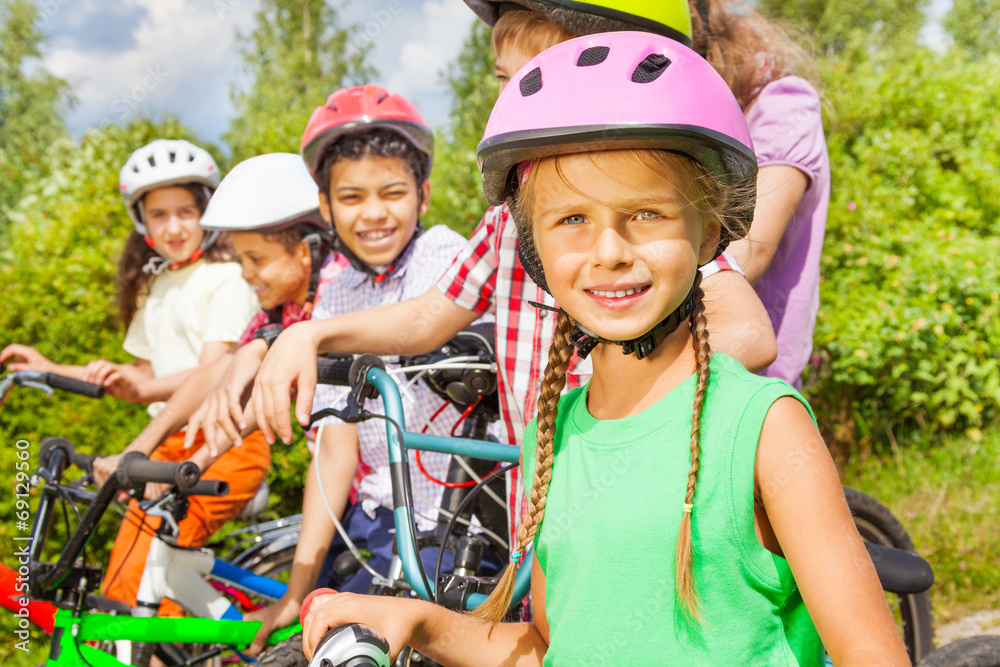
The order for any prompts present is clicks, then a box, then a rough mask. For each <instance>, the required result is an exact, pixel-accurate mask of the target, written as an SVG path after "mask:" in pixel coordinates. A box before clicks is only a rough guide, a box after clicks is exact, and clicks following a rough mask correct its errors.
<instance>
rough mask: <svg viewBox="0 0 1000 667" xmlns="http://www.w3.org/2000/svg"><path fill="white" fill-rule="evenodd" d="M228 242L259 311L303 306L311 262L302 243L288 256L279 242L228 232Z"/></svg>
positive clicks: (287, 252) (307, 249) (262, 236)
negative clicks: (286, 304)
mask: <svg viewBox="0 0 1000 667" xmlns="http://www.w3.org/2000/svg"><path fill="white" fill-rule="evenodd" d="M230 238H231V239H232V241H233V247H234V248H235V249H236V252H237V253H239V255H240V263H241V264H242V266H243V280H245V281H247V282H248V283H249V284H250V286H251V287H252V288H253V290H254V292H256V293H257V300H258V301H259V302H260V307H261V308H263V309H264V310H269V309H271V308H274V307H276V306H280V305H282V304H285V303H297V304H298V305H300V306H301V305H302V304H304V303H305V302H306V298H307V297H308V296H309V274H310V271H311V269H312V258H311V256H310V254H309V248H308V247H307V246H306V244H305V243H304V242H300V243H299V244H298V245H296V246H295V248H294V249H293V250H292V251H291V252H289V251H288V249H287V248H286V247H285V244H284V243H282V242H281V241H279V240H277V239H272V238H270V237H269V236H265V235H264V234H259V233H256V232H232V233H231V234H230Z"/></svg>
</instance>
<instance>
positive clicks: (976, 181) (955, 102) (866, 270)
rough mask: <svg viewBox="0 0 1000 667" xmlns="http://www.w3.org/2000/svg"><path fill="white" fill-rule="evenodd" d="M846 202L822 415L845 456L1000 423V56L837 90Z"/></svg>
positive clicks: (829, 256) (837, 84)
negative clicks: (854, 446) (845, 446)
mask: <svg viewBox="0 0 1000 667" xmlns="http://www.w3.org/2000/svg"><path fill="white" fill-rule="evenodd" d="M826 90H827V94H828V95H829V96H830V98H831V100H832V103H833V106H834V108H835V109H836V110H837V111H836V114H835V116H834V117H833V118H832V119H831V120H830V123H829V127H828V134H827V138H828V143H829V148H830V160H831V167H832V170H833V183H834V186H833V193H832V197H831V202H830V214H829V220H828V226H827V236H826V247H825V252H824V258H823V267H822V271H823V276H824V280H823V284H822V289H821V307H820V314H819V320H818V322H817V329H816V336H815V344H816V347H817V349H818V350H819V352H820V355H821V357H822V358H823V359H824V361H825V364H824V365H823V366H822V367H821V368H820V369H819V371H818V372H816V373H814V375H813V377H812V378H811V382H812V383H814V385H815V386H814V390H813V391H812V392H811V397H812V400H813V402H814V404H815V406H816V407H817V410H818V412H819V414H820V416H821V418H824V419H825V421H826V423H827V424H836V425H837V426H836V428H835V429H834V430H833V433H832V434H833V436H834V438H835V439H836V440H838V441H840V442H842V443H845V442H850V441H852V440H854V439H856V438H860V439H862V441H863V442H868V441H873V442H879V441H882V442H884V441H885V440H886V438H887V437H888V439H890V440H891V433H888V432H890V431H892V430H894V429H899V428H906V427H920V428H924V429H927V430H930V431H940V430H956V429H970V433H977V432H978V431H976V430H975V429H978V428H980V427H983V426H985V425H988V424H990V423H993V422H995V420H996V419H997V418H998V417H1000V356H998V354H997V350H998V349H1000V328H998V327H997V326H996V322H997V320H998V315H1000V301H998V299H1000V296H998V293H997V292H998V286H1000V267H998V266H997V261H996V257H997V253H998V252H1000V202H998V200H997V199H996V197H995V193H996V192H997V190H998V188H1000V173H998V172H997V170H996V168H995V165H996V164H997V163H998V161H1000V129H998V128H997V126H996V124H995V123H994V122H992V117H993V114H994V111H993V110H994V109H996V108H997V105H998V104H1000V55H997V54H994V55H992V56H990V57H986V58H983V59H982V60H980V61H978V62H975V63H969V62H967V61H965V60H964V59H963V58H961V57H960V56H956V55H949V56H935V55H933V54H931V53H928V52H919V53H917V54H916V56H915V57H914V58H912V59H907V60H906V61H905V62H893V63H880V64H878V65H876V64H867V65H864V66H861V67H855V68H852V69H846V68H841V67H839V66H837V65H836V64H834V65H833V66H832V67H831V68H830V72H829V75H828V81H827V87H826Z"/></svg>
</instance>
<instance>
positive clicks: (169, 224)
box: [142, 187, 205, 262]
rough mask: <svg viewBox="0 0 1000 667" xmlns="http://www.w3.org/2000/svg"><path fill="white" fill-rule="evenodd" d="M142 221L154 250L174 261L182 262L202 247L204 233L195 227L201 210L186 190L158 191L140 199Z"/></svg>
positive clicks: (163, 189)
mask: <svg viewBox="0 0 1000 667" xmlns="http://www.w3.org/2000/svg"><path fill="white" fill-rule="evenodd" d="M142 204H143V209H144V213H145V216H144V219H143V221H144V222H145V223H146V229H147V230H148V231H149V237H150V238H151V239H153V245H154V247H155V248H156V249H157V250H159V251H160V252H162V253H163V254H164V255H166V256H167V257H169V258H170V259H172V260H173V261H175V262H183V261H184V260H186V259H187V258H189V257H190V256H191V255H192V254H193V253H194V251H195V250H197V249H198V247H199V246H200V245H201V241H202V239H203V238H204V236H205V232H204V231H203V230H202V228H201V227H200V226H199V225H198V221H199V220H201V211H200V210H198V205H197V203H196V202H195V197H194V195H193V194H192V193H191V192H190V191H189V190H187V189H186V188H181V187H166V188H157V189H156V190H153V191H151V192H150V193H148V194H147V195H146V196H145V197H144V198H143V200H142Z"/></svg>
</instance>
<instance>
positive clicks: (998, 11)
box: [944, 0, 1000, 57]
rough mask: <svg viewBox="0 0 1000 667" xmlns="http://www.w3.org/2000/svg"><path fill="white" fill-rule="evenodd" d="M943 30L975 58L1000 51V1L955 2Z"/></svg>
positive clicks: (966, 0)
mask: <svg viewBox="0 0 1000 667" xmlns="http://www.w3.org/2000/svg"><path fill="white" fill-rule="evenodd" d="M944 27H945V29H946V30H947V31H948V34H949V35H951V37H952V39H954V40H955V44H956V45H957V46H959V47H960V48H963V49H965V50H966V51H968V52H969V53H970V54H971V55H973V56H974V57H978V56H982V55H984V54H987V53H990V52H994V53H995V52H996V51H997V50H998V47H997V44H998V42H1000V1H998V0H954V3H953V5H952V8H951V11H949V12H948V15H947V16H945V18H944Z"/></svg>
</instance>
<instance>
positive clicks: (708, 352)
mask: <svg viewBox="0 0 1000 667" xmlns="http://www.w3.org/2000/svg"><path fill="white" fill-rule="evenodd" d="M704 296H705V293H704V292H702V290H701V272H699V273H698V275H697V277H696V278H695V283H694V310H693V311H692V313H691V346H692V347H693V348H694V354H695V366H696V368H697V372H698V387H697V388H696V389H695V392H694V414H693V415H692V418H691V470H690V472H689V473H688V483H687V493H686V494H685V496H684V513H683V515H682V516H681V527H680V531H679V533H678V536H677V555H676V556H675V562H676V569H677V571H676V575H675V576H676V582H677V601H678V602H679V603H680V605H681V608H682V609H684V611H686V612H687V614H688V616H690V617H691V618H693V619H695V620H698V621H700V620H701V614H700V613H699V611H698V606H699V604H698V591H697V587H696V586H695V580H694V556H693V545H692V538H691V510H692V507H693V505H694V491H695V487H696V486H697V484H698V471H699V469H700V468H701V414H702V410H703V409H704V407H705V394H706V392H707V390H708V379H709V375H710V374H711V371H710V370H709V362H710V361H711V360H712V348H711V346H710V345H709V344H708V321H707V320H706V319H705V303H704Z"/></svg>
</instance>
